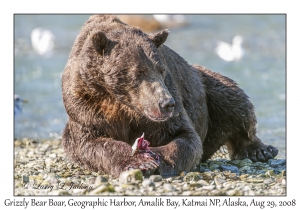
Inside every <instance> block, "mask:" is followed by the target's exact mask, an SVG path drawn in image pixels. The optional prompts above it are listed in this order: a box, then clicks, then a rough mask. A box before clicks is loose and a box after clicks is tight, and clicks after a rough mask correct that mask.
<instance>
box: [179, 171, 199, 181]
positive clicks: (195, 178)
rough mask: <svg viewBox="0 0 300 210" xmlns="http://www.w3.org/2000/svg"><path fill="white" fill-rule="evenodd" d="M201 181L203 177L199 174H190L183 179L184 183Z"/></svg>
mask: <svg viewBox="0 0 300 210" xmlns="http://www.w3.org/2000/svg"><path fill="white" fill-rule="evenodd" d="M200 179H203V177H202V176H201V175H200V173H199V172H190V173H188V174H187V175H186V176H185V177H184V178H183V181H184V182H191V181H194V182H197V181H199V180H200Z"/></svg>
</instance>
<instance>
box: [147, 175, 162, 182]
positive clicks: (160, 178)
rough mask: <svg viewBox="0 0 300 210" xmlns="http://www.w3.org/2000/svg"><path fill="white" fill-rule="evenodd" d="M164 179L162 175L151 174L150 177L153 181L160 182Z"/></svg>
mask: <svg viewBox="0 0 300 210" xmlns="http://www.w3.org/2000/svg"><path fill="white" fill-rule="evenodd" d="M162 179H163V178H162V176H161V175H151V176H150V177H149V180H151V181H152V182H160V181H161V180H162Z"/></svg>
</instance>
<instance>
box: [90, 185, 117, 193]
mask: <svg viewBox="0 0 300 210" xmlns="http://www.w3.org/2000/svg"><path fill="white" fill-rule="evenodd" d="M113 191H114V188H113V187H112V186H111V185H106V184H104V185H100V186H99V187H97V188H96V189H94V190H92V191H91V192H90V193H89V195H97V194H99V193H103V192H113Z"/></svg>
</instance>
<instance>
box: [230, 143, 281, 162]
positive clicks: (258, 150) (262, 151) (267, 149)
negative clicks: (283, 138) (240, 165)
mask: <svg viewBox="0 0 300 210" xmlns="http://www.w3.org/2000/svg"><path fill="white" fill-rule="evenodd" d="M277 154H278V149H276V148H275V147H273V146H271V145H268V146H267V145H264V144H260V145H257V144H252V145H249V146H248V147H247V148H244V149H243V150H241V151H239V152H238V153H237V154H236V155H235V156H234V158H233V159H235V160H241V159H245V158H249V159H250V160H252V161H253V162H257V161H260V162H266V161H268V160H269V159H273V158H274V157H276V155H277Z"/></svg>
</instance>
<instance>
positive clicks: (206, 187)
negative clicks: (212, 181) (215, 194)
mask: <svg viewBox="0 0 300 210" xmlns="http://www.w3.org/2000/svg"><path fill="white" fill-rule="evenodd" d="M215 188H216V186H215V185H209V186H203V187H201V188H199V189H203V190H213V189H215Z"/></svg>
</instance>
